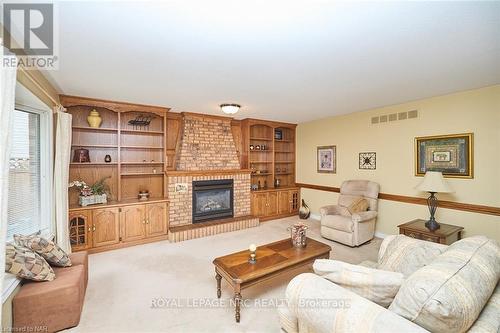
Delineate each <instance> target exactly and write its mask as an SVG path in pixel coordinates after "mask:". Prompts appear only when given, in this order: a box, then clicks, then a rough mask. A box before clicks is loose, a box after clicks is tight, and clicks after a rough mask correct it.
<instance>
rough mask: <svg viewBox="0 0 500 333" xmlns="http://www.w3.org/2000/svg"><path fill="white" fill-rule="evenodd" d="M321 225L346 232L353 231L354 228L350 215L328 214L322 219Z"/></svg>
mask: <svg viewBox="0 0 500 333" xmlns="http://www.w3.org/2000/svg"><path fill="white" fill-rule="evenodd" d="M321 225H322V226H323V227H328V228H333V229H337V230H341V231H345V232H352V230H353V223H352V219H351V217H350V216H342V215H326V216H324V217H323V218H322V219H321Z"/></svg>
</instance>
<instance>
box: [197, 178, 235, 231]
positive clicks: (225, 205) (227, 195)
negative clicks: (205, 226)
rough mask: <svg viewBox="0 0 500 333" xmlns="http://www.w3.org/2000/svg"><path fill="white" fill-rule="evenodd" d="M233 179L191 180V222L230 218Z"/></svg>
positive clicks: (232, 210) (231, 212)
mask: <svg viewBox="0 0 500 333" xmlns="http://www.w3.org/2000/svg"><path fill="white" fill-rule="evenodd" d="M233 214H234V208H233V180H232V179H220V180H203V181H193V223H201V222H205V221H210V220H215V219H223V218H231V217H233Z"/></svg>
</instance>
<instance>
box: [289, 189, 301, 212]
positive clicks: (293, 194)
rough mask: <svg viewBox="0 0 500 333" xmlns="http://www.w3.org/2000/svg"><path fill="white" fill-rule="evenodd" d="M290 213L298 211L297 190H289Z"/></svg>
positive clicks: (298, 198)
mask: <svg viewBox="0 0 500 333" xmlns="http://www.w3.org/2000/svg"><path fill="white" fill-rule="evenodd" d="M289 193H290V194H289V195H290V213H298V212H299V209H300V192H299V190H290V191H289Z"/></svg>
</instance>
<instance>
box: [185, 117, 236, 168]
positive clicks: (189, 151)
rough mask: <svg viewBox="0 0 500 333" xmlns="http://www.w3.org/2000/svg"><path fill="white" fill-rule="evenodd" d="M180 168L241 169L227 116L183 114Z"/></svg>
mask: <svg viewBox="0 0 500 333" xmlns="http://www.w3.org/2000/svg"><path fill="white" fill-rule="evenodd" d="M182 124H183V125H182V126H183V127H182V135H181V143H180V150H179V153H178V154H177V160H176V169H177V170H179V171H200V170H234V169H240V162H239V160H238V155H237V153H236V145H235V143H234V138H233V133H232V131H231V119H230V118H222V117H221V118H218V117H211V116H204V115H201V114H199V115H198V114H183V118H182Z"/></svg>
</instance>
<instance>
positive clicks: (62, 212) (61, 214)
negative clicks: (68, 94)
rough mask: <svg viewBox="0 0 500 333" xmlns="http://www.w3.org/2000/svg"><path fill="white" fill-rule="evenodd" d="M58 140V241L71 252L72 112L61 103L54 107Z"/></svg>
mask: <svg viewBox="0 0 500 333" xmlns="http://www.w3.org/2000/svg"><path fill="white" fill-rule="evenodd" d="M54 111H55V115H54V116H55V121H56V142H55V159H54V205H55V214H54V216H55V235H56V243H57V244H58V245H59V246H60V247H61V248H62V249H63V250H64V251H66V252H67V253H70V252H71V245H70V242H69V226H68V183H69V162H70V158H71V118H72V117H71V114H69V113H66V112H64V111H66V110H65V109H64V108H63V107H62V106H61V105H58V106H56V107H55V108H54Z"/></svg>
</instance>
